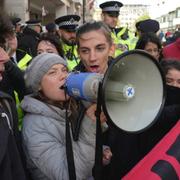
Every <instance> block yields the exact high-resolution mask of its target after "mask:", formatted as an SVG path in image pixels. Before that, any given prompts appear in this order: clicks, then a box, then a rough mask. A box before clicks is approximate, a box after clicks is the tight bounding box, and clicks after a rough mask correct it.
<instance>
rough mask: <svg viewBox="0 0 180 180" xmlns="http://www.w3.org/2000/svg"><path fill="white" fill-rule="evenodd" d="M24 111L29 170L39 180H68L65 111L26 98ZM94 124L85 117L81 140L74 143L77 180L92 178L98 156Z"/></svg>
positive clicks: (23, 133)
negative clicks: (95, 158) (96, 156)
mask: <svg viewBox="0 0 180 180" xmlns="http://www.w3.org/2000/svg"><path fill="white" fill-rule="evenodd" d="M22 108H23V110H24V111H25V112H26V115H25V117H24V120H23V129H22V135H23V147H24V151H25V155H26V158H27V163H28V168H29V170H30V172H31V174H32V176H33V178H34V179H36V180H40V179H41V180H42V179H43V180H68V179H69V176H68V167H67V160H66V149H65V110H61V109H59V108H57V107H55V106H50V105H47V104H45V103H43V102H41V101H39V100H37V99H35V98H33V97H31V96H25V98H24V100H23V101H22ZM95 127H96V126H95V123H94V122H92V120H90V119H89V118H88V117H87V116H85V117H84V119H83V121H82V125H81V130H80V134H79V140H78V141H77V142H74V141H73V152H74V161H75V168H76V176H77V180H86V179H88V178H89V177H91V176H92V174H91V173H92V168H93V165H94V156H95Z"/></svg>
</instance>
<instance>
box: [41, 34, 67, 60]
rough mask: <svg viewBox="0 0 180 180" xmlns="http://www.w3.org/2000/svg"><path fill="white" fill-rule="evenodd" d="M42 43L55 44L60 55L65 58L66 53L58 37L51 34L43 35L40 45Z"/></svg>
mask: <svg viewBox="0 0 180 180" xmlns="http://www.w3.org/2000/svg"><path fill="white" fill-rule="evenodd" d="M41 41H49V42H50V43H51V44H53V45H54V46H55V47H56V49H57V51H58V53H59V55H60V56H61V57H63V58H64V51H63V48H62V45H61V43H60V40H59V39H58V37H57V36H56V35H53V34H49V33H43V34H41V36H40V39H39V42H38V44H39V43H40V42H41Z"/></svg>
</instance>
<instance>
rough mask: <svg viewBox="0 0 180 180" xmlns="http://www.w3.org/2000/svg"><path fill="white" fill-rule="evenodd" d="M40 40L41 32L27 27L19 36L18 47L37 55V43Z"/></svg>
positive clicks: (33, 55)
mask: <svg viewBox="0 0 180 180" xmlns="http://www.w3.org/2000/svg"><path fill="white" fill-rule="evenodd" d="M38 40H39V34H38V33H37V32H36V31H34V30H32V29H30V28H28V27H26V28H25V29H24V31H23V34H22V35H21V36H20V37H19V40H18V49H20V50H22V52H23V51H25V52H26V53H28V54H29V55H30V56H32V57H35V56H36V54H37V51H36V49H37V44H38Z"/></svg>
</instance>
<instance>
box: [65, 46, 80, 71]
mask: <svg viewBox="0 0 180 180" xmlns="http://www.w3.org/2000/svg"><path fill="white" fill-rule="evenodd" d="M62 48H63V50H64V55H65V58H66V60H67V63H68V69H69V70H72V69H74V67H75V66H77V65H78V64H79V61H80V59H79V58H78V52H77V46H76V45H67V44H65V43H62Z"/></svg>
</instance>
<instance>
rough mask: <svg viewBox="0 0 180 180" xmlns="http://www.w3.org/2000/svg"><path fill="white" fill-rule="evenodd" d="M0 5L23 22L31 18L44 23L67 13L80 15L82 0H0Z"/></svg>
mask: <svg viewBox="0 0 180 180" xmlns="http://www.w3.org/2000/svg"><path fill="white" fill-rule="evenodd" d="M0 7H1V8H2V9H4V10H5V11H6V12H7V13H8V14H9V15H11V16H16V17H20V18H21V19H22V21H23V22H25V21H27V20H29V19H30V18H32V19H41V20H42V22H43V23H44V24H45V23H46V22H49V21H53V20H54V19H55V18H56V17H59V16H63V15H67V14H77V15H80V16H82V0H1V3H0Z"/></svg>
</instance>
